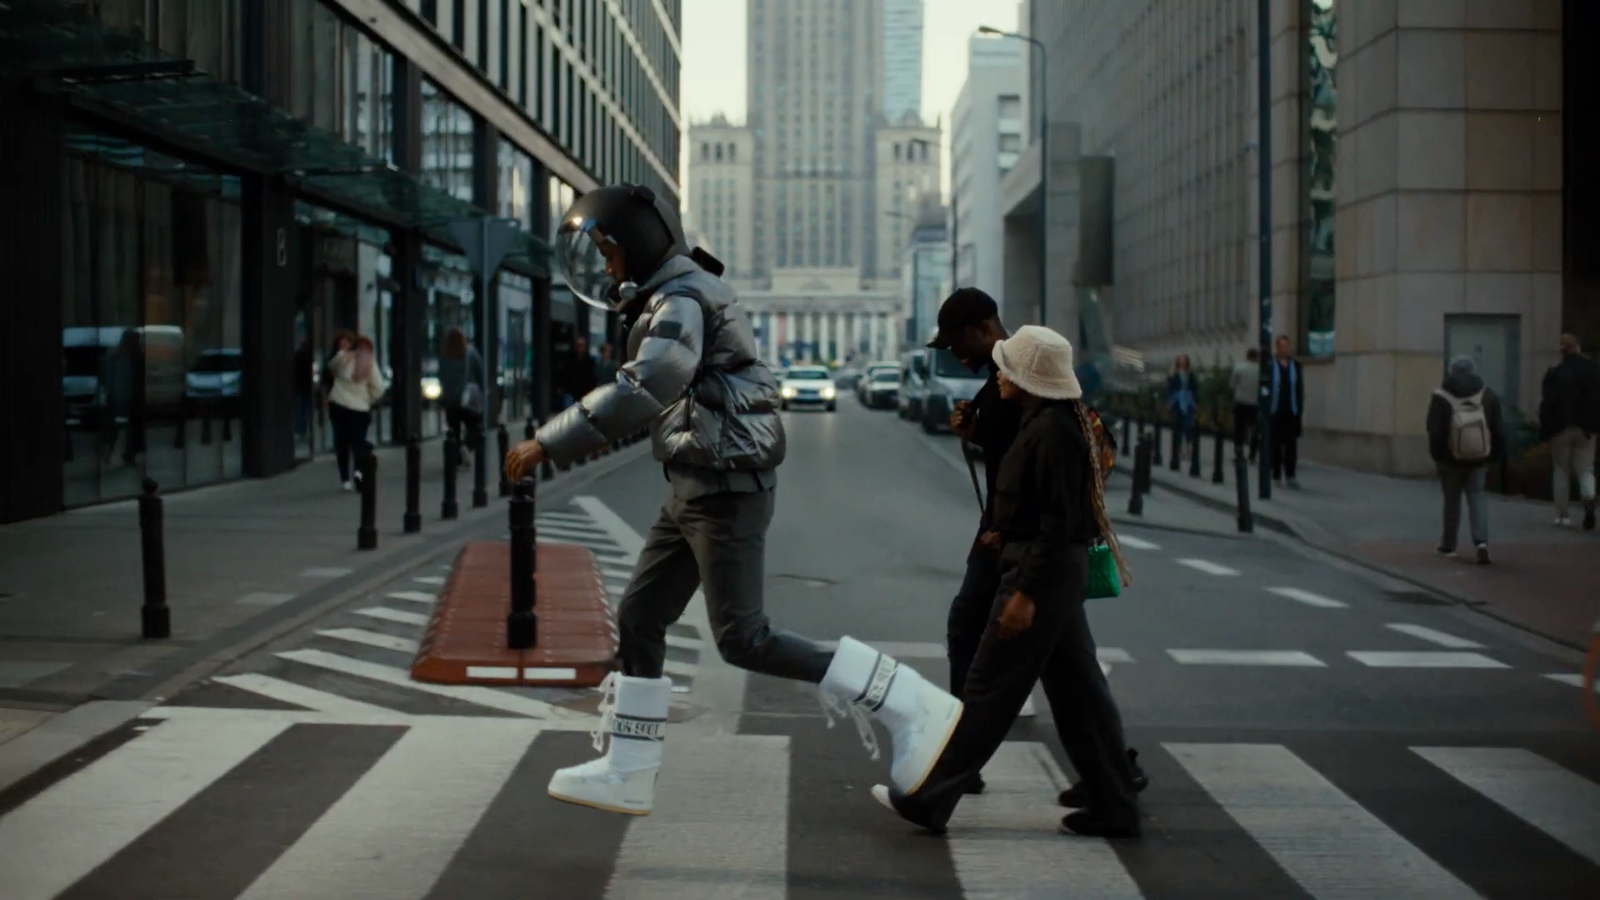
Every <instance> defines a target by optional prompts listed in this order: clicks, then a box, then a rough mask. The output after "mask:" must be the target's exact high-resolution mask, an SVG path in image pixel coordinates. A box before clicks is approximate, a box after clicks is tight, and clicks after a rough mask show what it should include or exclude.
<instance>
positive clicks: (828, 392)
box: [822, 384, 838, 400]
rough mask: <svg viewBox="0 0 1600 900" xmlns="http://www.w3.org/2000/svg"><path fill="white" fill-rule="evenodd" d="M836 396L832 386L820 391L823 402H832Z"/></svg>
mask: <svg viewBox="0 0 1600 900" xmlns="http://www.w3.org/2000/svg"><path fill="white" fill-rule="evenodd" d="M836 396H838V394H837V392H835V391H834V389H833V385H831V384H830V385H828V386H827V387H825V388H823V389H822V399H824V400H832V399H833V398H834V397H836Z"/></svg>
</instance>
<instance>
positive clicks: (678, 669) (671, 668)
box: [661, 659, 699, 678]
mask: <svg viewBox="0 0 1600 900" xmlns="http://www.w3.org/2000/svg"><path fill="white" fill-rule="evenodd" d="M697 668H699V666H696V665H695V664H694V663H686V662H680V661H678V660H676V659H669V660H666V661H665V662H663V663H662V664H661V672H662V674H664V675H677V676H679V677H681V678H693V677H694V671H695V669H697Z"/></svg>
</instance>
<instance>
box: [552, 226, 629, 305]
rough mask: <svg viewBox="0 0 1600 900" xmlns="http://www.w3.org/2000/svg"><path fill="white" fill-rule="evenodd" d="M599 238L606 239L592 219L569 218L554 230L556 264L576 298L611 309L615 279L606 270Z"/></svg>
mask: <svg viewBox="0 0 1600 900" xmlns="http://www.w3.org/2000/svg"><path fill="white" fill-rule="evenodd" d="M602 241H607V242H609V239H607V238H606V237H604V236H603V235H601V234H600V232H599V229H597V228H596V227H595V223H594V220H593V219H578V220H573V219H568V220H567V221H565V222H562V223H561V230H560V231H559V232H557V233H556V246H555V254H556V264H557V265H558V266H560V268H561V277H562V278H563V279H565V280H566V282H567V286H568V287H570V288H571V289H572V293H573V294H574V295H575V296H576V297H577V298H578V299H579V300H582V301H583V302H584V303H587V304H589V305H590V306H592V307H594V308H596V309H603V310H606V311H607V312H611V311H613V307H612V293H613V289H614V288H615V287H616V285H617V279H615V278H613V277H611V275H610V273H608V272H606V257H605V254H604V253H602V252H600V242H602Z"/></svg>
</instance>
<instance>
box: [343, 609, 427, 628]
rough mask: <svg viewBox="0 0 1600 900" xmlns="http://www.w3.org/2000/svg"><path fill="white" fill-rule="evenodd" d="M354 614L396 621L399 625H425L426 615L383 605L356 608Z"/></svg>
mask: <svg viewBox="0 0 1600 900" xmlns="http://www.w3.org/2000/svg"><path fill="white" fill-rule="evenodd" d="M356 615H358V616H366V617H367V618H369V619H380V620H382V621H385V622H398V623H400V624H401V625H426V624H428V617H427V616H425V615H423V614H422V613H409V612H401V611H400V610H398V609H389V608H388V607H385V606H374V607H371V608H370V609H358V610H356Z"/></svg>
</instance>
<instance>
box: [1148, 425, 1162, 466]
mask: <svg viewBox="0 0 1600 900" xmlns="http://www.w3.org/2000/svg"><path fill="white" fill-rule="evenodd" d="M1150 464H1151V465H1153V466H1159V465H1161V419H1160V418H1156V417H1152V419H1151V422H1150Z"/></svg>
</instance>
